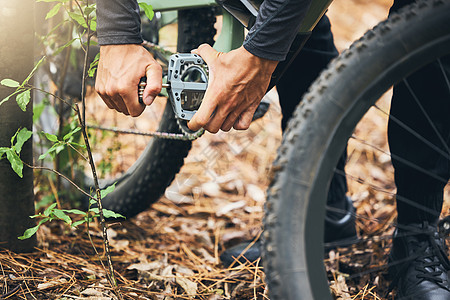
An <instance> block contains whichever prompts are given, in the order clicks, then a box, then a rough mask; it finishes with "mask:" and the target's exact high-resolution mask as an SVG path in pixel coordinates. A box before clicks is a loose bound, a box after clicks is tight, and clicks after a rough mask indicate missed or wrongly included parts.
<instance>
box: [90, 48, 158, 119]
mask: <svg viewBox="0 0 450 300" xmlns="http://www.w3.org/2000/svg"><path fill="white" fill-rule="evenodd" d="M143 76H147V86H146V87H145V90H144V95H143V100H144V104H146V105H150V104H152V102H153V100H154V99H155V97H156V96H157V95H158V94H159V93H160V92H161V86H162V69H161V66H160V65H159V64H158V62H156V60H155V59H154V58H153V56H152V55H151V54H150V53H149V52H148V51H147V50H145V49H144V47H142V46H140V45H133V44H128V45H107V46H101V47H100V61H99V64H98V69H97V79H96V81H95V89H96V90H97V93H98V94H99V95H100V97H102V99H103V101H104V102H105V103H106V105H107V106H108V107H109V108H111V109H115V110H117V111H119V112H122V113H124V114H125V115H131V116H133V117H137V116H139V115H140V114H141V113H142V112H143V111H144V108H145V106H144V105H142V104H140V103H139V100H138V85H139V80H140V79H141V77H143Z"/></svg>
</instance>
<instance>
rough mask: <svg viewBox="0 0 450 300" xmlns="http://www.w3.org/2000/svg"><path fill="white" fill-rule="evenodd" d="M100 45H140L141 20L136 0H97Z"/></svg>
mask: <svg viewBox="0 0 450 300" xmlns="http://www.w3.org/2000/svg"><path fill="white" fill-rule="evenodd" d="M97 36H98V42H99V44H100V45H117V44H140V43H142V37H141V19H140V16H139V5H138V3H137V1H136V0H97Z"/></svg>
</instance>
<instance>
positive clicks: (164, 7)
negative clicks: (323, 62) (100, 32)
mask: <svg viewBox="0 0 450 300" xmlns="http://www.w3.org/2000/svg"><path fill="white" fill-rule="evenodd" d="M332 1H333V0H313V1H312V3H311V5H310V7H309V9H308V12H307V14H306V16H305V19H304V21H303V23H302V24H301V26H300V30H299V35H301V36H309V34H310V33H311V31H312V30H313V28H314V27H315V26H316V24H317V22H319V20H320V18H321V17H322V16H323V14H324V13H325V11H326V10H327V8H328V6H329V5H330V4H331V2H332ZM142 2H145V3H147V4H149V5H151V6H152V7H153V10H154V11H155V12H161V13H163V14H164V13H166V12H170V11H177V10H182V9H191V8H201V7H211V6H218V5H219V4H218V3H217V2H216V1H215V0H183V1H181V0H143V1H142ZM220 2H221V3H222V4H226V3H227V2H233V3H234V4H237V5H239V4H240V3H246V4H247V6H248V5H249V3H251V4H253V6H258V7H259V4H261V3H262V0H256V1H255V0H225V1H223V0H222V1H220ZM239 2H240V3H239ZM242 5H244V4H242ZM222 6H223V5H222ZM222 12H223V20H222V31H221V34H220V36H219V37H218V39H217V41H216V42H215V44H214V48H215V49H216V50H217V51H222V52H229V51H231V50H233V49H236V48H238V47H240V46H241V45H242V42H243V41H244V29H245V28H244V26H243V24H242V23H241V22H239V21H238V20H237V18H236V16H233V15H232V14H231V13H230V12H229V11H227V10H226V9H222ZM249 13H251V12H250V11H249Z"/></svg>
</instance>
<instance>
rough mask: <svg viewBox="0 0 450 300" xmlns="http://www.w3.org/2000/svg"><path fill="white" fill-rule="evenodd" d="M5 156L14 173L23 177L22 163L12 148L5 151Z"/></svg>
mask: <svg viewBox="0 0 450 300" xmlns="http://www.w3.org/2000/svg"><path fill="white" fill-rule="evenodd" d="M6 158H8V160H9V163H10V164H11V168H12V169H13V170H14V172H16V174H17V175H19V177H20V178H23V174H22V170H23V163H22V160H21V159H20V157H19V156H18V155H17V153H16V152H15V151H13V150H12V149H9V151H6Z"/></svg>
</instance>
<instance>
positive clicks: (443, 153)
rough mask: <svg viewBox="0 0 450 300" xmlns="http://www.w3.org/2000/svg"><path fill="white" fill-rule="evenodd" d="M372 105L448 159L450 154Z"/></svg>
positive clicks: (376, 106)
mask: <svg viewBox="0 0 450 300" xmlns="http://www.w3.org/2000/svg"><path fill="white" fill-rule="evenodd" d="M373 107H375V108H376V109H378V110H379V111H381V112H382V113H384V114H385V115H387V116H389V118H390V119H392V120H393V121H394V122H395V123H397V124H398V125H399V126H401V127H402V128H403V129H405V130H406V131H408V132H409V133H411V134H412V135H414V136H415V137H416V138H418V139H419V140H420V141H421V142H423V143H425V144H426V145H427V146H429V147H430V148H431V149H433V150H435V151H436V152H438V153H439V154H441V155H442V156H444V157H445V158H447V159H448V160H450V156H449V154H448V153H445V152H444V151H442V150H441V149H440V148H439V147H438V146H436V145H434V144H433V143H431V142H430V141H428V140H427V139H426V138H424V137H423V136H421V135H420V134H418V133H417V132H416V131H415V130H414V129H412V128H411V127H409V126H408V125H406V124H405V123H403V122H402V121H400V120H399V119H397V118H396V117H395V116H393V115H390V114H389V113H387V112H385V111H384V110H382V109H381V108H380V107H379V106H378V105H376V104H375V105H374V106H373Z"/></svg>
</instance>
